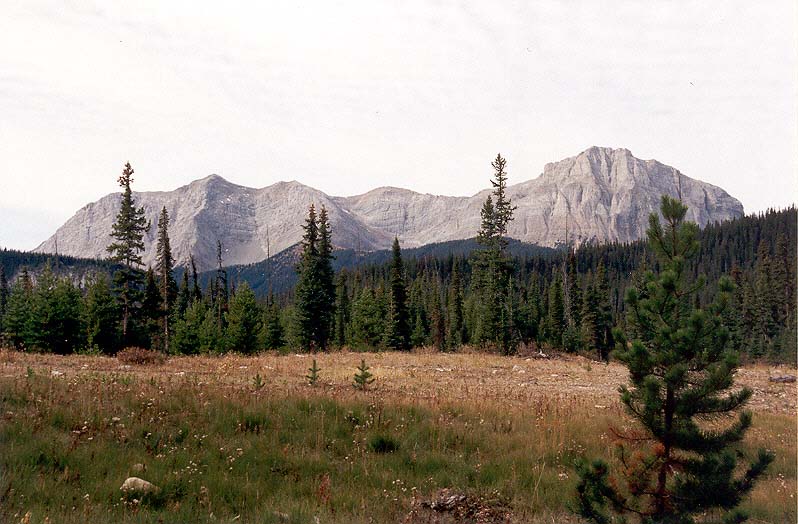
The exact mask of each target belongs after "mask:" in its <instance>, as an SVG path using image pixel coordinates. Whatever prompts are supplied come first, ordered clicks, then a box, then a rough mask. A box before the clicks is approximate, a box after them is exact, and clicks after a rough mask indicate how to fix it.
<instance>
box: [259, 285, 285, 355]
mask: <svg viewBox="0 0 798 524" xmlns="http://www.w3.org/2000/svg"><path fill="white" fill-rule="evenodd" d="M261 340H262V342H261V345H262V346H263V347H264V348H266V349H279V348H281V347H283V346H284V345H285V336H284V334H283V324H282V321H281V319H280V308H279V307H278V306H277V304H276V303H275V302H274V297H272V296H269V299H268V301H267V303H266V308H265V309H264V313H263V327H262V328H261Z"/></svg>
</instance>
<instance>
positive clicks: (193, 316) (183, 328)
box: [170, 301, 216, 355]
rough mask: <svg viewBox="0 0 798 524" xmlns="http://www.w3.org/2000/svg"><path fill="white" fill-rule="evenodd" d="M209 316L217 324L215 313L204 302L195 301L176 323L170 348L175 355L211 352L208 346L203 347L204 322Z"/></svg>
mask: <svg viewBox="0 0 798 524" xmlns="http://www.w3.org/2000/svg"><path fill="white" fill-rule="evenodd" d="M208 314H210V320H211V322H213V323H215V319H214V315H213V313H212V312H210V310H208V308H207V307H206V306H205V304H204V303H203V302H200V301H195V302H192V303H191V304H189V306H188V307H187V308H186V311H185V312H184V313H183V314H182V315H181V316H179V317H178V318H177V320H176V321H175V323H174V329H173V337H172V345H171V347H170V348H171V350H172V351H173V352H174V353H179V354H184V355H193V354H196V353H200V352H208V351H209V348H208V346H207V345H206V346H205V347H203V340H202V332H203V322H204V320H205V318H206V315H208ZM214 339H216V337H214ZM203 350H204V351H203Z"/></svg>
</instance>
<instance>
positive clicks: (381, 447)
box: [369, 435, 399, 453]
mask: <svg viewBox="0 0 798 524" xmlns="http://www.w3.org/2000/svg"><path fill="white" fill-rule="evenodd" d="M398 449H399V443H398V442H397V441H395V440H394V439H393V438H391V437H389V436H386V435H374V436H372V437H371V438H370V439H369V450H370V451H373V452H374V453H393V452H394V451H397V450H398Z"/></svg>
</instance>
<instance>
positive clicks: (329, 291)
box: [317, 205, 335, 351]
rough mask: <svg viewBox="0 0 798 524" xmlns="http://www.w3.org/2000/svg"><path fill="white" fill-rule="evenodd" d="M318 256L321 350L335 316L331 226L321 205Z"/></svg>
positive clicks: (326, 340) (325, 343) (327, 340)
mask: <svg viewBox="0 0 798 524" xmlns="http://www.w3.org/2000/svg"><path fill="white" fill-rule="evenodd" d="M318 230H319V258H318V260H317V265H318V272H319V278H320V280H321V282H320V283H321V291H322V294H321V296H320V297H319V307H318V310H317V311H318V315H319V317H318V321H319V332H318V340H317V343H318V347H319V349H321V350H322V351H325V350H326V349H327V346H328V345H329V343H330V339H331V338H332V329H333V321H334V318H335V271H334V270H333V267H332V261H333V260H334V259H335V256H334V255H333V243H332V226H331V225H330V219H329V216H328V215H327V208H326V207H324V206H323V205H322V206H321V211H319V225H318Z"/></svg>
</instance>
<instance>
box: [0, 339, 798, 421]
mask: <svg viewBox="0 0 798 524" xmlns="http://www.w3.org/2000/svg"><path fill="white" fill-rule="evenodd" d="M156 356H158V357H160V354H156ZM364 357H365V359H366V363H367V364H368V365H369V366H370V368H371V369H370V371H371V372H372V373H373V374H374V376H375V377H376V382H375V383H374V384H373V386H372V389H374V390H375V391H376V392H378V393H379V394H380V395H382V396H385V397H387V398H391V399H393V400H398V401H407V402H411V403H419V404H428V405H432V406H435V405H438V404H441V403H443V404H451V403H455V404H466V405H468V406H469V407H470V408H473V409H480V408H488V409H493V408H500V409H503V410H505V409H509V410H513V411H515V410H518V409H525V408H527V407H529V406H530V405H535V404H540V403H541V402H545V403H552V404H554V405H557V404H561V403H567V404H572V403H577V404H586V405H592V406H596V407H595V409H609V410H612V411H615V410H620V405H619V401H618V387H619V386H620V385H621V384H625V383H627V382H628V375H627V372H626V368H625V367H623V366H622V365H620V364H616V363H610V364H603V363H600V362H596V361H593V360H589V359H586V358H584V357H580V356H561V357H557V358H550V359H538V358H532V357H526V358H524V357H503V356H498V355H492V354H485V353H476V352H475V353H466V354H461V353H438V352H431V351H422V352H414V353H401V352H382V353H358V352H349V351H341V352H332V353H320V354H315V355H310V354H290V355H280V354H278V353H273V352H270V353H261V354H259V355H257V356H241V355H224V356H181V357H170V358H169V359H166V360H165V361H160V362H159V361H155V362H151V363H150V365H148V366H147V367H146V368H138V367H135V366H133V365H131V363H125V362H120V361H119V360H117V359H115V358H111V357H98V356H82V355H74V356H69V357H62V356H57V355H47V354H31V353H17V352H13V351H7V350H2V353H0V364H2V366H1V367H0V370H2V372H3V373H5V374H6V375H7V376H14V375H17V374H18V373H20V372H21V371H24V370H25V369H26V368H28V367H30V368H32V369H33V370H34V371H37V372H39V371H41V372H48V373H49V372H50V371H53V370H55V371H57V372H59V373H65V374H66V375H67V376H70V375H79V374H81V373H87V372H124V373H129V374H133V375H136V376H142V375H143V376H156V377H157V376H170V375H172V376H184V375H188V376H193V377H195V378H196V379H197V380H200V381H206V382H210V381H213V382H214V383H217V382H219V383H227V384H231V385H234V384H242V383H250V382H251V381H252V378H253V377H254V376H255V375H256V374H260V376H261V377H262V378H263V381H264V383H265V387H264V389H265V390H266V391H280V392H283V393H285V394H289V393H290V392H291V391H293V390H297V389H299V390H302V391H304V388H305V385H306V384H305V383H306V380H305V378H304V376H305V375H306V374H307V369H308V368H309V367H310V366H311V363H312V360H313V359H314V358H315V359H316V361H317V363H318V366H319V367H320V368H321V372H320V379H319V381H320V384H322V385H324V386H325V391H327V393H328V394H329V393H331V392H333V391H335V392H336V393H337V394H338V395H343V396H344V397H347V396H353V395H355V394H356V393H355V392H354V391H352V387H351V383H352V376H353V375H354V373H355V367H356V366H357V365H358V364H360V359H361V358H364ZM120 360H121V358H120ZM786 373H795V370H794V369H789V368H786V367H784V366H775V367H774V366H768V365H764V364H759V365H753V366H747V367H744V368H741V369H740V370H739V371H738V372H737V385H738V386H747V387H749V388H751V390H752V391H753V396H752V398H751V401H750V402H749V404H748V407H749V408H750V409H752V410H753V411H755V412H764V413H780V414H787V415H792V416H795V415H796V404H797V402H796V401H797V400H798V397H797V395H796V393H797V391H798V390H796V385H795V384H784V383H775V382H770V381H769V380H768V378H769V377H770V376H772V375H778V374H786Z"/></svg>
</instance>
